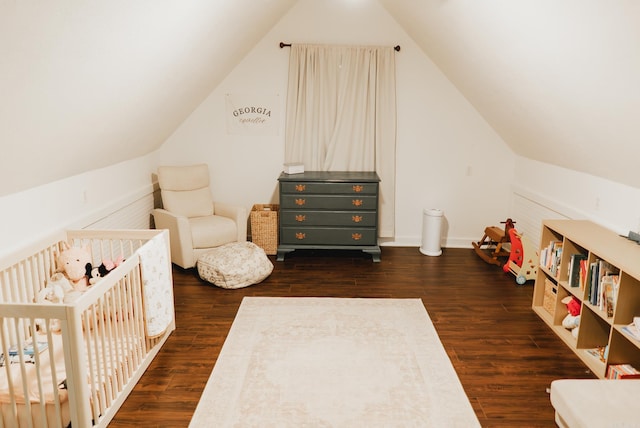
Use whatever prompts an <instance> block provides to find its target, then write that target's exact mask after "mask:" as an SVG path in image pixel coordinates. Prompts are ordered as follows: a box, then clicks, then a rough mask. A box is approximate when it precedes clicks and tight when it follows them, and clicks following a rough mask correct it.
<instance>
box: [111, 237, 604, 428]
mask: <svg viewBox="0 0 640 428" xmlns="http://www.w3.org/2000/svg"><path fill="white" fill-rule="evenodd" d="M272 261H273V263H274V266H275V267H274V271H273V273H272V274H271V276H270V277H269V278H267V279H266V280H265V281H263V282H262V283H260V284H256V285H253V286H251V287H247V288H243V289H239V290H225V289H221V288H218V287H215V286H212V285H210V284H208V283H206V282H204V281H202V280H200V278H199V277H198V274H197V271H196V270H195V269H189V270H183V269H180V268H177V267H174V272H173V275H174V294H175V301H176V324H177V329H176V331H175V332H174V333H173V334H172V335H171V337H170V338H169V340H168V341H167V343H166V345H165V346H164V348H163V349H162V350H161V352H160V354H159V355H158V356H157V357H156V359H155V360H154V361H153V363H152V364H151V367H150V368H149V369H148V370H147V372H146V373H145V374H144V375H143V377H142V379H141V380H140V382H139V383H138V385H136V387H135V389H134V391H133V392H132V393H131V395H130V396H129V398H128V399H127V401H126V402H125V403H124V405H123V406H122V408H121V409H120V411H119V412H118V414H117V415H116V417H115V418H114V419H113V421H112V423H111V424H110V427H114V428H119V427H131V426H137V427H149V428H151V427H163V428H164V427H187V426H188V425H189V421H190V420H191V416H192V415H193V412H194V411H195V408H196V406H197V404H198V401H199V399H200V394H201V393H202V390H203V389H204V385H205V384H206V382H207V379H208V378H209V375H210V373H211V370H212V369H213V366H214V364H215V361H216V358H217V356H218V354H219V353H220V350H221V349H222V345H223V343H224V339H225V338H226V335H227V333H228V331H229V328H230V327H231V324H232V322H233V319H234V317H235V314H236V312H237V310H238V307H239V306H240V302H241V301H242V298H243V297H244V296H273V297H359V298H420V299H422V302H423V303H424V305H425V308H426V309H427V311H428V313H429V316H430V317H431V320H432V321H433V324H434V326H435V328H436V330H437V331H438V335H439V336H440V339H441V341H442V343H443V345H444V347H445V350H446V351H447V354H448V355H449V357H450V359H451V361H452V363H453V365H454V368H455V369H456V371H457V373H458V376H459V378H460V381H461V383H462V385H463V387H464V389H465V392H466V393H467V396H468V397H469V400H470V402H471V404H472V406H473V409H474V410H475V412H476V415H477V416H478V419H479V420H480V423H481V424H482V426H483V427H501V428H502V427H516V426H517V427H554V426H555V424H554V422H553V417H554V415H553V408H552V407H551V404H550V403H549V396H548V393H547V388H548V387H549V384H550V383H551V381H552V380H554V379H558V378H595V376H593V374H592V373H591V372H589V370H588V369H587V367H586V366H585V365H584V364H583V363H582V362H581V361H580V360H579V359H578V358H577V357H576V356H575V355H574V354H573V353H572V352H571V351H570V350H569V349H568V348H567V347H566V346H565V345H564V343H563V342H562V341H561V340H560V339H559V338H558V337H556V336H555V335H554V334H553V333H552V332H551V330H550V329H549V328H548V327H547V326H546V325H545V324H544V323H543V322H542V321H541V320H540V319H539V318H538V317H537V316H536V315H535V314H534V313H533V311H532V310H531V297H532V285H531V283H528V284H527V285H525V286H518V285H516V282H515V278H514V277H513V275H510V274H507V273H504V272H503V271H502V269H501V268H500V267H497V266H495V265H489V264H487V263H485V262H484V261H482V260H481V259H480V258H479V257H478V256H477V255H476V254H475V253H474V252H473V250H470V249H446V248H445V249H444V250H443V254H442V255H441V256H439V257H429V256H424V255H422V254H421V253H420V252H419V251H418V249H417V248H413V247H412V248H409V247H382V259H381V261H380V262H379V263H372V262H371V257H370V256H369V255H366V254H364V253H361V252H357V251H355V252H352V251H343V252H340V251H295V252H293V253H291V254H288V255H287V257H286V259H285V261H283V262H276V261H275V258H273V257H272Z"/></svg>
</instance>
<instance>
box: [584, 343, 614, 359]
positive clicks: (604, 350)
mask: <svg viewBox="0 0 640 428" xmlns="http://www.w3.org/2000/svg"><path fill="white" fill-rule="evenodd" d="M586 351H587V354H589V355H591V356H593V357H595V358H597V359H598V360H600V361H601V362H603V363H604V362H606V361H607V357H608V354H609V345H606V346H596V347H595V348H590V349H586Z"/></svg>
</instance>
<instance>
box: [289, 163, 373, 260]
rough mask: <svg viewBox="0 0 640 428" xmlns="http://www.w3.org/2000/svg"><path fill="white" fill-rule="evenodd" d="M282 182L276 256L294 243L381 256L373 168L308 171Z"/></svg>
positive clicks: (300, 246) (302, 245)
mask: <svg viewBox="0 0 640 428" xmlns="http://www.w3.org/2000/svg"><path fill="white" fill-rule="evenodd" d="M278 181H279V182H280V215H279V222H280V224H279V229H280V243H279V245H278V254H277V260H278V261H282V260H284V257H285V254H286V253H288V252H291V251H294V250H296V249H303V248H304V249H343V250H351V249H359V250H362V251H364V252H367V253H370V254H371V256H372V258H373V261H374V262H379V261H380V247H379V246H378V187H379V186H378V183H379V182H380V177H378V174H376V173H375V172H346V171H329V172H320V171H307V172H304V173H301V174H284V173H282V174H281V175H280V177H279V178H278Z"/></svg>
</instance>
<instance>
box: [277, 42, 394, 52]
mask: <svg viewBox="0 0 640 428" xmlns="http://www.w3.org/2000/svg"><path fill="white" fill-rule="evenodd" d="M289 47H291V43H284V42H280V49H282V48H289ZM393 49H394V50H395V51H396V52H400V45H396V46H394V47H393Z"/></svg>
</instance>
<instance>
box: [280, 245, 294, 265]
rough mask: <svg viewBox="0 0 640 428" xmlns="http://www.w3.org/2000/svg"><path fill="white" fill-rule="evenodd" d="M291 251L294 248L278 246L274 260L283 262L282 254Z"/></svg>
mask: <svg viewBox="0 0 640 428" xmlns="http://www.w3.org/2000/svg"><path fill="white" fill-rule="evenodd" d="M292 251H295V248H278V252H277V254H276V261H278V262H283V261H284V256H285V255H286V254H287V253H290V252H292Z"/></svg>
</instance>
